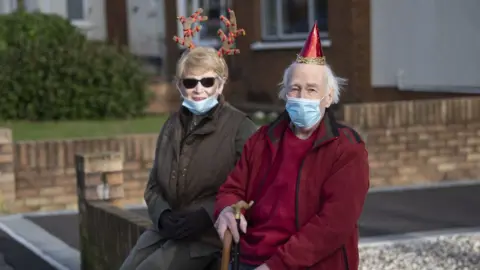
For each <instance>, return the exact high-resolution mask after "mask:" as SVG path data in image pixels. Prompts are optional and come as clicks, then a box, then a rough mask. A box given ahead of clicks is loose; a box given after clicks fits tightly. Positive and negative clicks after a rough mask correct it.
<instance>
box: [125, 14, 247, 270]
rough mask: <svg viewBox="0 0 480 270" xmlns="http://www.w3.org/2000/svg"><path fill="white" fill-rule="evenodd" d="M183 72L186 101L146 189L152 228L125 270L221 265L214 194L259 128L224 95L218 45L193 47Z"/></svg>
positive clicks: (166, 129) (160, 146)
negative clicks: (214, 46)
mask: <svg viewBox="0 0 480 270" xmlns="http://www.w3.org/2000/svg"><path fill="white" fill-rule="evenodd" d="M194 15H195V14H194ZM192 17H193V15H192ZM192 17H190V18H192ZM176 40H177V39H176ZM176 76H177V82H176V83H177V88H178V90H179V92H180V94H181V96H182V97H183V103H182V106H181V108H180V110H179V111H178V112H177V113H174V114H173V115H171V116H170V118H168V120H167V121H166V123H165V124H164V125H163V128H162V130H161V132H160V135H159V137H158V141H157V147H156V150H155V160H154V163H153V168H152V170H151V173H150V178H149V180H148V183H147V187H146V190H145V201H146V203H147V206H148V213H149V215H150V219H151V221H152V222H153V227H152V228H151V229H149V230H147V231H146V232H145V233H143V234H142V235H141V236H140V238H139V239H138V241H137V243H136V245H135V247H134V248H133V250H132V251H131V253H130V255H129V256H128V258H127V259H126V261H125V262H124V264H123V265H122V267H121V269H123V270H130V269H131V270H134V269H136V270H162V269H164V270H166V269H175V270H191V269H216V268H217V266H218V263H217V262H218V258H219V255H220V254H219V253H220V248H221V242H220V239H219V238H218V235H217V233H216V231H215V228H214V227H213V222H214V219H213V214H214V212H213V211H214V204H215V196H216V194H217V191H218V188H219V187H220V185H221V184H222V183H223V182H224V181H225V179H226V178H227V176H228V174H229V173H230V171H231V170H232V169H233V168H234V166H235V163H236V162H237V159H238V158H239V157H240V155H241V152H242V149H243V145H244V143H245V141H246V140H247V139H248V138H249V137H250V135H251V134H253V133H254V132H255V131H256V126H255V124H254V123H253V122H252V121H251V120H250V119H249V118H248V117H247V116H246V115H245V114H244V113H242V112H240V111H238V110H236V109H235V108H233V107H232V106H231V105H229V104H228V103H226V102H225V101H224V99H223V97H222V91H223V87H224V85H225V83H226V81H227V79H228V68H227V64H226V62H225V60H224V58H223V56H222V55H221V54H220V53H219V52H218V51H217V50H215V49H213V48H206V47H193V46H190V49H189V50H187V51H186V52H185V53H184V54H183V55H182V57H181V58H180V60H179V61H178V64H177V71H176Z"/></svg>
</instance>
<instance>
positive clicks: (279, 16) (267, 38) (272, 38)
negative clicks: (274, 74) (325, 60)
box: [260, 0, 328, 41]
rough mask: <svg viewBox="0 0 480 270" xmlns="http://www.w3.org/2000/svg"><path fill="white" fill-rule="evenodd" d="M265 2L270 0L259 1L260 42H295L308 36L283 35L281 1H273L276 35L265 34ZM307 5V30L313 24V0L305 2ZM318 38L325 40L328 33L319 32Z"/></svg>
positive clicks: (300, 34)
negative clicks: (275, 14)
mask: <svg viewBox="0 0 480 270" xmlns="http://www.w3.org/2000/svg"><path fill="white" fill-rule="evenodd" d="M267 1H272V0H261V3H260V8H261V14H262V15H261V32H262V40H264V41H295V40H302V39H305V38H306V37H307V36H308V33H295V34H285V33H283V12H282V11H283V10H282V9H283V5H282V0H273V1H275V12H276V13H277V18H276V25H277V29H276V30H277V31H276V32H277V33H276V34H275V35H272V34H268V33H267V26H268V21H267V9H268V8H267V5H268V3H267ZM307 1H308V2H307V5H308V14H307V16H308V24H309V28H311V27H312V26H313V24H314V23H315V0H307ZM320 38H322V39H325V38H328V31H321V32H320Z"/></svg>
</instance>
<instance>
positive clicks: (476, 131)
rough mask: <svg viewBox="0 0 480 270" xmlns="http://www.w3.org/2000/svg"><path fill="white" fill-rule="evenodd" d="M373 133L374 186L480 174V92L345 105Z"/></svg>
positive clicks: (347, 114) (349, 116) (348, 116)
mask: <svg viewBox="0 0 480 270" xmlns="http://www.w3.org/2000/svg"><path fill="white" fill-rule="evenodd" d="M343 115H344V121H345V122H346V123H349V124H351V125H352V126H355V127H357V129H358V130H359V131H360V133H361V134H362V136H364V137H366V138H367V147H368V152H369V161H370V168H371V185H372V186H390V185H412V184H416V183H424V182H440V181H452V180H480V98H469V99H466V98H463V99H462V98H458V99H445V100H427V101H403V102H394V103H375V104H361V105H346V106H344V112H343Z"/></svg>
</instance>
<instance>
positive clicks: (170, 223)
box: [158, 210, 184, 239]
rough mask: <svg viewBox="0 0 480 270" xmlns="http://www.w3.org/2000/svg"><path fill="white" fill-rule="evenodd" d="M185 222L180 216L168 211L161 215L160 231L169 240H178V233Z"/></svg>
mask: <svg viewBox="0 0 480 270" xmlns="http://www.w3.org/2000/svg"><path fill="white" fill-rule="evenodd" d="M183 222H184V218H183V217H181V216H180V215H178V214H176V213H174V212H172V211H170V210H167V211H165V212H163V213H162V215H160V220H159V224H158V229H159V230H160V231H163V232H164V234H165V236H166V237H167V238H173V239H174V238H176V232H177V229H178V228H179V226H180V225H181V224H182V223H183Z"/></svg>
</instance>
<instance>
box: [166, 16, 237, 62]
mask: <svg viewBox="0 0 480 270" xmlns="http://www.w3.org/2000/svg"><path fill="white" fill-rule="evenodd" d="M202 12H203V9H202V8H199V9H198V10H197V11H196V12H195V13H193V14H192V15H191V16H190V17H188V18H185V17H184V16H180V17H177V19H178V20H179V21H180V23H181V24H182V27H183V38H180V37H177V36H174V37H173V40H174V41H175V42H176V43H178V44H180V45H182V46H184V47H185V48H187V49H189V50H191V49H193V48H195V44H194V43H193V36H194V35H195V34H196V33H198V32H200V29H202V27H201V26H200V25H197V26H195V27H194V28H192V25H193V24H194V23H196V22H203V21H206V20H208V17H207V16H202V15H201V13H202ZM228 13H229V15H230V19H227V18H226V17H225V16H223V15H222V16H220V20H221V21H222V22H223V24H224V25H225V26H226V27H227V28H228V34H225V33H224V32H223V30H222V29H218V31H217V35H218V36H219V37H220V41H221V42H222V46H221V47H220V49H219V50H218V56H222V55H235V54H239V53H240V50H239V49H234V48H233V47H234V46H235V40H236V38H237V37H238V36H240V35H243V36H244V35H245V34H246V32H245V30H244V29H238V28H237V18H236V17H235V12H234V11H233V10H231V9H228Z"/></svg>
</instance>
